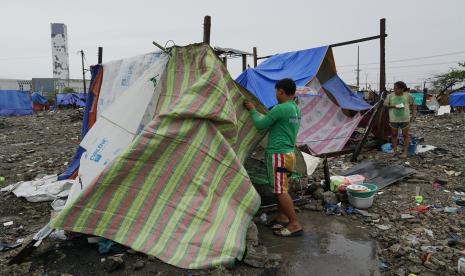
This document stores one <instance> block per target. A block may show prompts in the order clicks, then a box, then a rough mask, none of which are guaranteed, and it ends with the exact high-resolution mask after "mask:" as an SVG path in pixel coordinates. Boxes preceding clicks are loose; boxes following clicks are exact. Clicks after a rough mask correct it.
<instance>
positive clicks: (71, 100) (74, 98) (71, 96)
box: [56, 93, 86, 107]
mask: <svg viewBox="0 0 465 276" xmlns="http://www.w3.org/2000/svg"><path fill="white" fill-rule="evenodd" d="M56 104H57V105H59V106H67V105H75V106H78V107H84V106H86V102H85V100H84V93H62V94H57V95H56Z"/></svg>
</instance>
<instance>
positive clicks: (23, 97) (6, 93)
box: [0, 90, 33, 116]
mask: <svg viewBox="0 0 465 276" xmlns="http://www.w3.org/2000/svg"><path fill="white" fill-rule="evenodd" d="M32 114H33V110H32V100H31V95H30V94H29V92H26V91H19V90H0V116H21V115H32Z"/></svg>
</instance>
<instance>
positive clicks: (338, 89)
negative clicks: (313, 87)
mask: <svg viewBox="0 0 465 276" xmlns="http://www.w3.org/2000/svg"><path fill="white" fill-rule="evenodd" d="M323 88H324V89H325V90H326V91H328V92H329V93H331V95H333V96H334V98H336V101H337V103H338V104H339V106H340V107H341V108H344V109H349V110H354V111H361V110H367V109H370V108H371V105H369V104H368V103H367V102H365V101H364V100H363V99H360V98H359V97H358V96H357V95H356V94H355V93H354V92H353V91H352V90H351V89H350V88H349V87H348V86H347V85H346V84H345V83H344V82H343V81H342V80H341V78H339V76H338V75H334V77H332V78H331V79H330V80H328V81H327V82H325V83H324V84H323Z"/></svg>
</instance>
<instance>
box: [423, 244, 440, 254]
mask: <svg viewBox="0 0 465 276" xmlns="http://www.w3.org/2000/svg"><path fill="white" fill-rule="evenodd" d="M439 248H442V247H441V246H432V245H424V246H422V247H420V249H421V251H424V252H427V253H434V252H436V251H437V250H438V249H439Z"/></svg>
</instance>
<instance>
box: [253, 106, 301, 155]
mask: <svg viewBox="0 0 465 276" xmlns="http://www.w3.org/2000/svg"><path fill="white" fill-rule="evenodd" d="M250 114H251V115H252V121H253V124H254V125H255V127H256V128H258V129H260V130H262V129H267V128H269V129H270V131H269V133H268V145H267V147H266V152H268V153H289V152H293V151H294V147H295V140H296V138H297V133H298V132H299V127H300V118H301V115H300V109H299V107H297V104H296V103H295V102H294V101H287V102H284V103H282V104H277V105H275V106H274V107H273V108H272V109H271V110H270V111H269V112H268V113H266V114H265V115H262V114H260V113H258V112H257V111H256V110H255V109H253V110H251V111H250Z"/></svg>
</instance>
